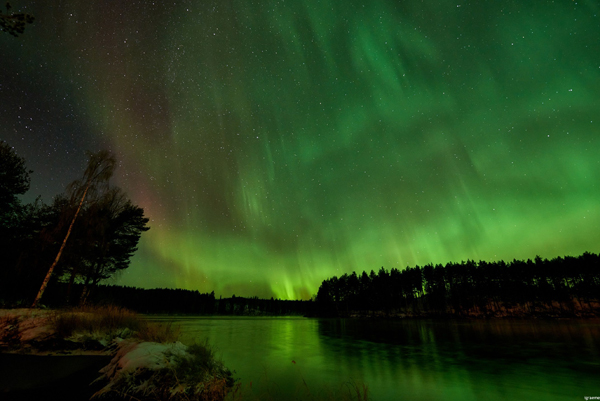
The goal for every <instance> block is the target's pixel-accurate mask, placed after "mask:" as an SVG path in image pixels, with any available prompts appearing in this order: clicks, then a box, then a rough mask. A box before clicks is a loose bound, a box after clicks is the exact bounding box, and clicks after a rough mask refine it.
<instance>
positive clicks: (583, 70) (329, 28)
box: [0, 0, 600, 299]
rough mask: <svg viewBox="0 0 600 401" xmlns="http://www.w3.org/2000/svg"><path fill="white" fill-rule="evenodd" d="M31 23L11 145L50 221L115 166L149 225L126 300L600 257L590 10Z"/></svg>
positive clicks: (403, 9)
mask: <svg viewBox="0 0 600 401" xmlns="http://www.w3.org/2000/svg"><path fill="white" fill-rule="evenodd" d="M13 3H14V4H13V7H14V8H15V9H19V8H20V9H22V10H24V11H26V12H29V13H31V14H34V15H35V16H36V21H35V23H34V24H32V25H30V26H28V27H27V29H26V31H25V33H24V34H23V35H22V36H20V37H19V38H13V37H11V36H9V35H6V34H2V35H0V55H1V60H3V61H2V63H3V66H2V68H1V69H0V70H1V71H0V127H1V128H0V138H1V139H3V140H6V141H8V143H9V144H11V145H12V146H14V147H15V149H16V150H17V152H18V153H19V155H21V156H23V157H25V159H26V160H27V162H28V166H29V167H30V168H31V169H32V170H34V174H33V176H32V189H31V190H30V194H31V195H30V196H31V197H32V198H34V197H35V196H37V195H38V194H42V195H43V196H44V199H45V200H46V201H49V198H50V197H51V196H54V195H56V194H57V193H60V192H62V191H63V190H64V187H65V185H66V184H67V183H68V182H70V181H71V180H73V179H75V178H77V176H78V175H79V174H80V172H81V171H82V170H83V168H84V165H85V156H84V150H85V149H91V150H96V149H98V148H101V147H107V148H109V149H111V150H112V151H114V152H115V153H116V154H117V158H118V159H119V160H120V167H119V169H118V171H117V174H116V179H115V184H116V185H119V186H120V187H122V188H123V189H124V190H125V191H126V192H127V193H128V194H129V196H130V197H131V198H132V200H133V201H134V202H135V203H136V204H138V205H139V206H141V207H143V208H144V210H145V212H146V215H147V216H148V217H149V218H150V219H151V221H150V226H151V230H150V231H148V232H147V233H145V234H144V235H143V236H142V240H141V243H140V249H139V250H138V252H137V254H136V255H135V257H134V258H133V259H132V263H131V266H130V268H129V269H128V270H127V271H125V272H124V273H123V274H122V276H120V277H119V279H118V280H117V281H116V283H118V284H124V285H132V286H138V287H148V288H152V287H176V288H186V289H193V290H196V289H197V290H199V291H201V292H210V291H212V290H214V291H215V293H216V294H217V296H219V295H222V296H231V295H232V294H235V295H237V296H253V295H258V296H259V297H271V296H273V297H276V298H282V299H298V298H302V299H307V298H309V297H310V296H311V295H313V294H315V293H316V291H317V289H318V286H319V285H320V283H321V281H322V280H323V279H325V278H328V277H331V276H333V275H338V276H339V275H341V274H344V273H350V272H352V271H357V272H360V271H363V270H367V271H370V270H371V269H373V270H378V269H379V268H380V267H382V266H383V267H384V268H386V269H391V268H398V269H403V268H405V267H406V266H414V265H417V264H418V265H424V264H427V263H434V264H435V263H445V262H448V261H460V260H467V259H474V260H480V259H481V260H499V259H504V260H512V259H513V258H516V259H527V258H533V257H535V256H536V255H540V256H542V257H548V258H551V257H555V256H559V255H577V254H580V253H582V252H584V251H591V252H598V251H600V246H599V240H600V225H599V224H598V223H599V221H600V208H599V207H598V205H599V199H600V185H599V182H600V18H599V17H598V14H600V6H599V5H598V3H597V2H596V1H593V0H588V1H578V2H575V1H571V0H562V1H560V0H556V1H536V2H529V1H477V2H460V1H445V0H432V1H426V2H422V1H417V0H407V1H383V0H382V1H354V0H343V1H342V0H340V1H337V0H336V1H333V0H323V1H315V0H312V1H309V0H295V1H287V2H284V1H270V0H265V1H260V2H259V1H254V0H249V1H231V0H219V1H175V2H174V3H171V4H170V5H165V4H163V2H155V3H151V2H144V1H141V2H134V1H127V2H106V1H100V0H92V1H61V2H45V1H30V0H19V1H14V2H13ZM48 3H56V4H52V5H49V4H48Z"/></svg>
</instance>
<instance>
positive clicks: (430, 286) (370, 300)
mask: <svg viewBox="0 0 600 401" xmlns="http://www.w3.org/2000/svg"><path fill="white" fill-rule="evenodd" d="M599 294H600V256H599V255H597V254H593V253H589V252H586V253H584V254H582V255H580V256H578V257H572V256H565V257H557V258H554V259H552V260H548V259H542V258H540V257H539V256H538V257H536V258H535V260H533V261H532V260H527V261H519V260H513V261H512V262H510V263H505V262H504V261H499V262H484V261H480V262H474V261H472V260H469V261H466V262H461V263H447V264H446V265H445V266H442V265H435V266H433V265H431V264H429V265H425V266H423V267H419V266H415V267H413V268H406V269H405V270H402V271H400V270H398V269H392V270H391V271H387V270H385V269H384V268H383V267H382V268H381V269H380V270H379V272H377V273H375V272H374V271H371V273H370V274H367V273H366V272H363V273H362V274H361V275H360V276H358V275H357V274H356V273H355V272H353V273H352V274H344V275H342V276H341V277H339V278H338V277H332V278H330V279H327V280H325V281H323V283H322V284H321V286H320V288H319V291H318V293H317V299H316V301H317V302H316V311H317V315H320V316H403V317H410V316H431V317H435V316H455V317H537V316H547V317H558V316H570V317H586V316H589V317H597V316H600V303H599Z"/></svg>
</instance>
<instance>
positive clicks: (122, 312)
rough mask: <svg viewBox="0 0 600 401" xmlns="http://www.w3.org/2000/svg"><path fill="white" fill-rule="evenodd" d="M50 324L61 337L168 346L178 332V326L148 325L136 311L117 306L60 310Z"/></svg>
mask: <svg viewBox="0 0 600 401" xmlns="http://www.w3.org/2000/svg"><path fill="white" fill-rule="evenodd" d="M53 323H54V327H55V330H56V333H57V334H58V335H59V336H61V337H63V338H68V337H71V336H72V335H74V334H75V333H78V334H99V335H102V336H105V337H109V338H114V337H122V338H127V337H133V338H136V339H138V340H140V341H149V342H157V343H171V342H175V341H177V340H178V339H179V335H180V332H181V328H180V327H179V326H178V325H173V324H172V323H170V322H169V323H148V322H147V321H145V320H144V319H142V318H140V317H139V315H138V314H136V313H135V312H132V311H130V310H128V309H125V308H121V307H118V306H101V307H82V308H77V309H72V310H68V311H59V312H57V313H56V314H55V316H54V318H53Z"/></svg>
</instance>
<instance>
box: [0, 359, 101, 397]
mask: <svg viewBox="0 0 600 401" xmlns="http://www.w3.org/2000/svg"><path fill="white" fill-rule="evenodd" d="M110 360H111V357H110V356H55V355H53V356H37V355H16V354H0V399H2V400H3V401H12V400H20V401H27V400H32V401H33V400H35V401H39V400H45V399H56V400H64V401H75V400H77V401H81V400H89V399H90V397H91V396H92V394H94V393H95V392H96V391H98V390H100V388H102V385H103V384H99V383H96V384H94V385H90V383H91V382H92V381H94V380H95V379H96V378H97V377H98V376H100V374H99V373H98V371H99V370H100V369H101V368H102V367H104V366H106V365H107V364H108V363H109V362H110Z"/></svg>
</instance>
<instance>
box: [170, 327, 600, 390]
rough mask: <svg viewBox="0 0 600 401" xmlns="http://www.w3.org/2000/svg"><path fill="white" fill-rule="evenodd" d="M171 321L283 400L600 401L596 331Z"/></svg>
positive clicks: (599, 335) (598, 329)
mask: <svg viewBox="0 0 600 401" xmlns="http://www.w3.org/2000/svg"><path fill="white" fill-rule="evenodd" d="M160 319H163V318H160ZM174 320H175V321H177V322H179V323H181V324H182V331H183V333H184V338H183V339H184V341H188V342H189V341H192V340H193V339H196V340H197V341H202V340H203V339H204V338H208V340H209V342H210V343H211V344H214V345H215V347H216V348H217V349H218V350H219V352H220V353H221V354H222V357H223V360H224V362H225V363H226V365H227V366H229V367H230V368H232V369H234V370H235V371H236V375H237V376H238V377H240V378H241V380H242V381H243V382H244V383H249V382H250V381H251V382H253V386H254V387H253V388H254V389H258V390H256V391H262V390H264V389H267V390H268V391H269V392H275V393H276V394H279V395H281V396H283V397H286V396H292V395H294V394H297V392H298V389H299V388H301V387H302V386H303V381H302V380H303V379H304V380H305V381H306V382H307V383H308V385H309V386H310V387H311V389H312V390H313V391H318V389H319V388H321V387H323V386H326V385H330V386H341V385H343V384H344V383H346V382H349V381H353V382H362V381H364V382H365V383H367V384H368V385H369V389H370V392H371V395H372V397H371V399H372V400H375V401H384V400H398V399H401V400H402V399H403V400H416V401H417V400H428V401H429V400H438V401H446V400H482V399H485V400H525V399H528V400H529V399H540V400H542V399H543V400H581V399H583V397H584V396H594V395H600V384H599V383H600V381H599V380H598V378H599V377H600V364H599V362H600V352H599V341H600V340H599V339H600V322H598V321H501V320H494V321H461V322H456V321H417V320H350V319H305V318H229V317H228V318H213V317H200V318H189V317H186V318H179V317H177V318H174ZM292 361H294V362H295V364H294V363H292ZM261 386H262V388H261Z"/></svg>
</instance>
